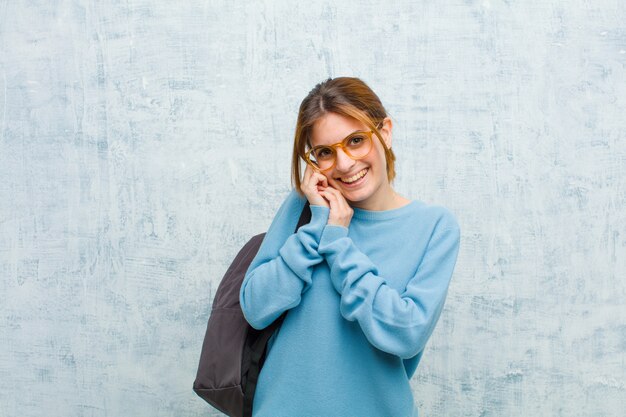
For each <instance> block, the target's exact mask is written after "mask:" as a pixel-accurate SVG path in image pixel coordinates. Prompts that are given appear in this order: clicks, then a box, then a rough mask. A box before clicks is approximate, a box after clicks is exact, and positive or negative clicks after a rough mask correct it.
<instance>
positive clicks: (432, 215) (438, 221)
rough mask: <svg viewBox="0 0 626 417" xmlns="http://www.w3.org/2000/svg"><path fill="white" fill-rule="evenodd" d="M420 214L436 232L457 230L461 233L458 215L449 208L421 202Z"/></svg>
mask: <svg viewBox="0 0 626 417" xmlns="http://www.w3.org/2000/svg"><path fill="white" fill-rule="evenodd" d="M419 208H420V210H419V211H420V214H421V216H422V218H423V219H426V220H427V221H428V222H429V223H430V224H431V225H432V228H433V231H435V230H440V231H444V230H455V231H460V229H461V227H460V225H459V222H458V220H457V218H456V215H455V214H454V213H453V212H452V210H450V209H449V208H447V207H445V206H443V205H440V204H428V203H424V202H420V204H419Z"/></svg>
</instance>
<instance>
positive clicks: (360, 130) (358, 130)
mask: <svg viewBox="0 0 626 417" xmlns="http://www.w3.org/2000/svg"><path fill="white" fill-rule="evenodd" d="M357 132H365V130H362V129H357V130H355V131H353V132H352V133H348V134H347V135H346V136H344V137H343V138H341V140H344V139H345V138H347V137H348V136H350V135H354V134H355V133H357ZM321 146H327V145H321Z"/></svg>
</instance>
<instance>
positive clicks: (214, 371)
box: [193, 200, 311, 417]
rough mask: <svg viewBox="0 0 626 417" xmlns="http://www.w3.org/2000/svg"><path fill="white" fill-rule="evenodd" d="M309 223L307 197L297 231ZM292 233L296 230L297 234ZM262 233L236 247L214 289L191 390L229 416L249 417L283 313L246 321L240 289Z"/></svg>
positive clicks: (262, 235) (309, 213) (260, 241)
mask: <svg viewBox="0 0 626 417" xmlns="http://www.w3.org/2000/svg"><path fill="white" fill-rule="evenodd" d="M310 221H311V209H310V207H309V201H308V200H307V201H306V202H305V204H304V208H303V209H302V213H301V214H300V219H299V220H298V224H297V226H296V230H295V232H297V231H298V229H299V228H300V226H302V225H304V224H306V223H309V222H310ZM295 232H294V233H295ZM264 237H265V233H261V234H258V235H256V236H253V237H252V238H251V239H250V240H249V241H248V243H246V244H245V245H244V247H243V248H241V250H240V251H239V253H238V254H237V256H236V257H235V260H234V261H233V262H232V264H231V265H230V267H229V268H228V270H227V271H226V274H225V275H224V277H223V278H222V281H221V282H220V285H219V287H218V289H217V292H216V293H215V297H214V299H213V305H212V307H211V315H210V316H209V323H208V325H207V329H206V334H205V335H204V342H203V343H202V353H201V354H200V364H199V365H198V372H197V374H196V380H195V381H194V383H193V390H194V391H195V393H196V394H198V395H199V396H200V397H202V398H203V399H204V400H205V401H206V402H208V403H209V404H210V405H211V406H213V407H214V408H216V409H218V410H219V411H221V412H222V413H224V414H226V415H228V416H230V417H252V401H253V399H254V392H255V390H256V385H257V380H258V377H259V373H260V372H261V368H262V367H263V362H265V355H266V346H267V342H268V340H269V339H270V337H271V336H272V335H273V334H274V332H275V331H276V330H277V329H278V328H279V327H280V325H281V324H282V322H283V319H284V318H285V316H286V315H287V311H285V312H284V313H283V314H282V315H281V316H280V317H279V318H277V319H276V320H274V322H273V323H272V324H270V325H269V326H268V327H266V328H264V329H262V330H256V329H255V328H254V327H252V326H250V324H248V322H247V321H246V319H245V317H244V315H243V311H242V310H241V305H240V304H239V293H240V290H241V284H242V282H243V279H244V277H245V274H246V271H247V270H248V267H249V266H250V263H252V260H253V259H254V257H255V256H256V254H257V252H258V251H259V247H260V246H261V243H262V241H263V238H264Z"/></svg>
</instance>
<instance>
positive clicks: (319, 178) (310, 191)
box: [300, 164, 330, 208]
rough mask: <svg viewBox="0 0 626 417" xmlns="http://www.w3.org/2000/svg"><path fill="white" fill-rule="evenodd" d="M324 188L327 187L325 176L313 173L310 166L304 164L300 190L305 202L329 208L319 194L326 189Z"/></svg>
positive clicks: (328, 204)
mask: <svg viewBox="0 0 626 417" xmlns="http://www.w3.org/2000/svg"><path fill="white" fill-rule="evenodd" d="M326 187H328V180H327V178H326V176H325V175H324V174H322V173H321V172H317V171H315V170H314V169H313V168H312V167H311V165H309V164H306V170H305V171H304V177H303V178H302V182H301V184H300V190H302V192H303V193H304V195H305V196H306V198H307V200H309V204H311V205H317V206H325V207H328V208H330V203H329V202H328V201H326V199H325V198H324V197H322V195H321V194H320V193H319V191H321V190H324V189H326Z"/></svg>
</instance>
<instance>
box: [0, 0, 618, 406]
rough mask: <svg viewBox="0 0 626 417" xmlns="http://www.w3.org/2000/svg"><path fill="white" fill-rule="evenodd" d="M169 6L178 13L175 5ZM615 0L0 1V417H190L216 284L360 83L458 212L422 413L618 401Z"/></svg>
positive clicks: (420, 186)
mask: <svg viewBox="0 0 626 417" xmlns="http://www.w3.org/2000/svg"><path fill="white" fill-rule="evenodd" d="M173 3H175V4H173ZM624 22H626V6H625V4H624V2H623V0H598V1H576V0H575V1H571V0H560V1H542V0H531V1H524V2H512V1H504V2H502V1H482V2H481V1H469V0H468V1H459V0H457V1H453V2H435V1H427V2H421V3H420V2H414V1H403V2H395V5H394V6H390V5H389V3H388V2H383V1H378V2H374V1H368V2H357V1H342V2H331V1H324V2H320V3H318V4H316V5H309V4H305V3H302V2H291V1H287V0H283V1H274V2H271V1H265V2H251V3H250V4H249V5H244V4H242V3H241V2H230V1H213V0H211V1H205V2H199V1H195V2H190V1H184V2H170V1H160V2H156V1H155V2H143V1H129V2H109V1H97V2H96V1H92V2H72V1H56V2H54V1H52V2H51V1H39V2H37V1H31V2H13V1H6V0H5V1H0V273H1V274H2V275H1V277H2V279H1V280H0V299H1V300H0V316H1V317H0V340H1V341H2V342H1V343H0V416H138V417H140V416H183V415H184V416H201V415H202V416H206V415H217V413H213V414H212V413H211V412H210V411H209V408H208V406H205V404H204V403H203V402H202V400H201V399H200V398H199V397H196V395H195V394H194V393H193V392H192V390H191V384H192V382H193V379H194V377H195V371H196V366H197V360H198V357H199V352H200V345H201V342H202V337H203V334H204V329H205V325H206V319H207V317H208V314H209V309H210V303H211V300H212V297H213V294H214V291H215V289H216V288H217V285H218V283H219V280H220V279H221V277H222V274H223V273H224V272H225V270H226V268H227V266H228V265H229V262H230V260H231V259H232V257H233V256H234V255H235V254H236V252H237V250H238V249H239V247H240V246H241V245H242V244H243V243H245V242H246V240H247V239H248V238H249V237H250V236H251V235H253V234H256V233H260V232H262V231H264V230H265V229H266V227H267V226H268V225H269V223H270V221H271V219H272V217H273V214H274V213H275V210H276V209H277V208H278V205H279V204H280V202H281V200H282V199H283V198H284V197H285V196H286V194H287V192H288V190H289V188H290V183H289V162H290V146H291V140H292V137H293V136H292V135H293V127H294V124H295V118H296V113H297V108H298V105H299V103H300V101H301V100H302V98H303V97H304V96H305V95H306V93H307V92H308V91H309V90H310V89H311V88H312V87H313V86H314V85H315V83H317V82H319V81H321V80H322V79H324V78H325V77H327V76H339V75H354V76H359V77H362V78H363V79H364V80H365V81H366V82H368V83H369V84H370V85H371V86H372V88H374V90H375V91H376V92H377V93H378V94H379V95H380V97H381V99H382V100H383V103H384V104H385V105H386V106H387V108H388V110H389V112H390V113H391V115H392V117H393V119H394V122H395V125H394V149H395V150H396V152H397V155H398V161H397V169H398V179H397V182H396V188H397V190H398V191H399V192H400V193H403V194H405V195H406V196H408V197H410V198H417V199H421V200H423V201H427V202H432V203H437V204H443V205H445V206H447V207H449V208H450V209H451V210H452V211H453V212H454V213H455V214H456V215H457V218H458V219H459V222H460V223H461V228H462V243H461V252H460V255H459V259H458V263H457V269H456V272H455V276H454V279H453V284H452V286H451V288H450V292H449V298H448V302H447V304H446V309H445V310H444V313H443V316H442V318H441V321H440V322H439V326H438V327H437V329H436V330H435V333H434V334H433V337H432V339H431V341H430V342H429V344H428V346H427V352H426V353H425V355H424V358H423V360H422V363H421V364H420V367H419V368H418V370H417V373H416V375H415V377H414V379H413V380H412V381H411V384H412V386H413V388H414V392H415V401H416V403H417V404H418V406H419V407H420V410H421V414H422V415H424V416H482V417H486V416H621V415H623V411H624V409H626V403H625V401H626V400H625V398H626V387H625V382H624V381H626V372H625V368H626V360H625V359H626V358H625V356H626V355H625V352H626V308H625V302H624V299H625V296H626V280H625V278H626V210H625V206H626V178H625V176H626V122H625V117H624V114H625V112H626V77H625V72H626V71H625V68H626V25H625V23H624Z"/></svg>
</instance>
